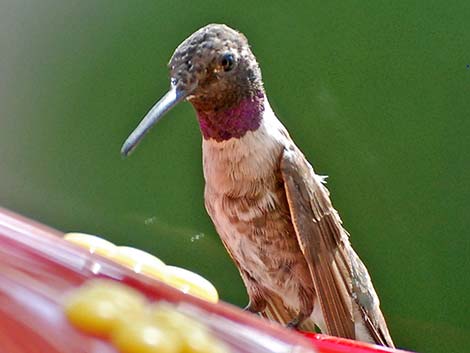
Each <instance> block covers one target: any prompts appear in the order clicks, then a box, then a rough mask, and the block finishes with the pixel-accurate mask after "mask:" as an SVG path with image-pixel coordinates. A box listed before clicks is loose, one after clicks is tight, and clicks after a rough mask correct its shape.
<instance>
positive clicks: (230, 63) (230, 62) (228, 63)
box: [220, 53, 235, 71]
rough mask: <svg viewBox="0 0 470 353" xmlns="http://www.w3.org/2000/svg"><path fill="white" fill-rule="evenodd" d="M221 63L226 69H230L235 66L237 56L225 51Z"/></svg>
mask: <svg viewBox="0 0 470 353" xmlns="http://www.w3.org/2000/svg"><path fill="white" fill-rule="evenodd" d="M220 65H221V66H222V68H223V69H224V71H230V70H232V69H233V67H234V66H235V58H234V57H233V55H232V54H230V53H225V54H224V55H222V58H221V60H220Z"/></svg>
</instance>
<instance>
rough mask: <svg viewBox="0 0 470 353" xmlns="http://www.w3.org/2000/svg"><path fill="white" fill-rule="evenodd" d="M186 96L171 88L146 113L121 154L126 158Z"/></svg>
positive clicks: (173, 87)
mask: <svg viewBox="0 0 470 353" xmlns="http://www.w3.org/2000/svg"><path fill="white" fill-rule="evenodd" d="M187 96H188V93H187V92H185V91H183V90H181V89H177V88H176V87H175V86H173V85H172V86H171V88H170V90H169V91H168V93H167V94H165V95H164V96H163V97H162V98H161V99H160V100H159V101H158V102H157V103H156V104H155V105H154V106H153V107H152V109H150V111H149V112H148V113H147V115H146V116H145V117H144V118H143V119H142V121H141V122H140V124H139V125H138V126H137V127H136V129H135V130H134V131H133V132H132V133H131V134H130V135H129V137H128V138H127V140H126V141H125V142H124V144H123V145H122V148H121V154H122V155H123V156H128V155H129V154H130V153H131V152H132V151H133V150H134V148H136V147H137V145H138V144H139V142H140V140H142V139H143V137H144V136H145V134H146V133H147V132H148V131H149V130H150V128H151V127H152V126H153V125H155V124H156V123H158V122H159V121H160V119H161V118H162V117H163V116H164V115H165V113H166V112H168V111H169V110H170V109H171V108H173V107H174V106H175V105H177V104H178V103H179V102H181V101H182V100H183V99H185V98H186V97H187Z"/></svg>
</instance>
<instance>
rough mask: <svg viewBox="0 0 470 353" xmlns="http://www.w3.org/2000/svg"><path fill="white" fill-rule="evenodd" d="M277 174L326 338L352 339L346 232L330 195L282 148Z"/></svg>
mask: <svg viewBox="0 0 470 353" xmlns="http://www.w3.org/2000/svg"><path fill="white" fill-rule="evenodd" d="M281 173H282V178H283V180H284V187H285V189H286V194H287V201H288V203H289V208H290V214H291V218H292V223H293V225H294V228H295V232H296V235H297V238H298V242H299V245H300V248H301V250H302V252H303V255H304V256H305V259H306V261H307V264H308V266H309V269H310V273H311V275H312V279H313V284H314V287H315V291H316V294H317V296H318V299H319V302H320V305H321V309H322V313H323V317H324V320H325V324H326V328H327V331H328V332H326V333H327V334H330V335H333V336H340V337H344V338H350V339H355V327H354V318H353V299H352V278H351V262H350V258H349V254H348V247H349V243H348V242H349V241H348V239H347V233H346V231H345V230H344V229H343V227H342V226H341V219H340V218H339V215H338V213H337V212H336V210H335V209H334V208H333V206H332V205H331V201H330V198H329V193H328V190H327V189H326V187H324V186H323V184H322V178H321V177H319V176H317V175H316V174H315V173H314V171H313V169H312V167H311V166H310V164H309V163H308V162H307V160H306V159H305V157H304V156H303V154H302V153H301V152H300V151H299V150H298V149H297V148H295V147H294V146H292V147H291V148H289V149H287V148H286V149H285V150H284V152H283V155H282V159H281Z"/></svg>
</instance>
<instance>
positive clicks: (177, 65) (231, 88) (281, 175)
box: [121, 24, 393, 347]
mask: <svg viewBox="0 0 470 353" xmlns="http://www.w3.org/2000/svg"><path fill="white" fill-rule="evenodd" d="M169 67H170V72H171V85H170V90H169V92H168V93H167V94H166V95H165V96H164V97H163V98H162V99H161V100H160V101H158V102H157V103H156V104H155V106H154V107H153V108H152V109H151V110H150V111H149V112H148V114H147V115H146V116H145V118H144V119H143V120H142V122H141V123H140V124H139V126H138V127H137V128H136V129H135V131H134V132H133V133H132V134H131V135H130V136H129V138H128V139H127V140H126V142H125V143H124V145H123V147H122V151H121V152H122V154H124V155H128V154H129V153H130V152H131V151H132V150H133V149H134V147H135V146H136V145H137V144H138V142H139V141H140V140H141V139H142V137H143V136H144V135H145V133H146V132H147V131H148V130H149V129H150V128H151V127H152V125H154V124H155V123H156V122H157V121H158V120H160V118H161V117H162V116H163V115H164V114H165V113H166V112H168V111H169V110H170V109H171V108H172V107H174V106H175V105H176V104H177V103H179V102H180V101H183V100H186V101H189V102H190V103H191V104H192V105H193V107H194V109H195V111H196V115H197V119H198V121H199V126H200V130H201V132H202V137H203V140H202V151H203V167H204V178H205V181H206V185H205V192H204V197H205V206H206V209H207V212H208V213H209V216H210V217H211V219H212V221H213V223H214V225H215V227H216V229H217V232H218V234H219V235H220V238H221V240H222V242H223V244H224V246H225V248H226V249H227V251H228V253H229V255H230V256H231V258H232V260H233V261H234V263H235V265H236V266H237V268H238V270H239V271H240V275H241V277H242V279H243V282H244V284H245V286H246V288H247V292H248V296H249V304H248V306H247V309H248V310H250V311H252V312H256V313H261V314H262V315H264V316H266V317H269V318H272V319H274V320H277V321H279V322H281V323H284V324H287V325H289V326H298V327H300V328H303V329H307V330H313V329H314V326H315V325H316V326H318V327H319V328H320V329H321V331H322V332H323V333H326V334H330V335H334V336H340V337H345V338H350V339H358V340H361V341H366V342H372V343H377V344H381V345H385V346H389V347H393V342H392V339H391V337H390V334H389V331H388V328H387V325H386V322H385V319H384V317H383V315H382V312H381V310H380V307H379V299H378V296H377V294H376V292H375V290H374V287H373V285H372V282H371V279H370V276H369V274H368V272H367V269H366V267H365V266H364V264H363V263H362V261H361V260H360V259H359V257H358V256H357V254H356V252H355V251H354V250H353V248H352V247H351V244H350V242H349V239H348V237H349V235H348V233H347V232H346V230H345V229H344V228H343V226H342V222H341V219H340V217H339V215H338V213H337V211H336V210H335V209H334V208H333V206H332V204H331V201H330V197H329V192H328V190H327V189H326V187H325V185H324V178H323V177H321V176H319V175H317V174H315V172H314V170H313V168H312V166H311V165H310V164H309V162H308V161H307V160H306V158H305V156H304V155H303V154H302V152H301V151H300V150H299V148H298V147H297V146H296V145H295V143H294V142H293V140H292V139H291V138H290V136H289V134H288V132H287V130H286V129H285V127H284V126H283V125H282V124H281V122H280V121H279V120H278V118H277V117H276V115H275V114H274V112H273V111H272V109H271V107H270V105H269V102H268V99H267V97H266V93H265V90H264V88H263V82H262V79H261V71H260V68H259V65H258V62H257V61H256V59H255V57H254V55H253V53H252V51H251V50H250V47H249V44H248V41H247V39H246V38H245V36H244V35H243V34H241V33H239V32H237V31H235V30H233V29H231V28H229V27H227V26H225V25H219V24H210V25H208V26H205V27H203V28H201V29H199V30H198V31H196V32H195V33H193V34H192V35H191V36H190V37H189V38H187V39H186V40H185V41H183V43H181V44H180V45H179V46H178V48H177V49H176V51H175V53H174V54H173V56H172V58H171V60H170V63H169Z"/></svg>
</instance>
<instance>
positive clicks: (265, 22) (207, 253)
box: [0, 0, 470, 353]
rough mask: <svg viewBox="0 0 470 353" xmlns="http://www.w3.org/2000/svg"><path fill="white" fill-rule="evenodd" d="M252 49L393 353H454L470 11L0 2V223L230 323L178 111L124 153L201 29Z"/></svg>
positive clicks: (463, 296)
mask: <svg viewBox="0 0 470 353" xmlns="http://www.w3.org/2000/svg"><path fill="white" fill-rule="evenodd" d="M211 22H219V23H227V24H229V25H231V26H233V27H235V28H237V29H239V30H241V31H242V32H244V33H245V34H246V35H247V37H248V38H249V39H250V43H251V45H252V47H253V50H254V52H255V55H257V57H258V60H259V61H260V63H261V67H262V69H263V75H264V81H265V85H266V89H267V92H268V94H269V96H270V100H271V103H272V105H273V107H274V109H275V111H276V112H277V113H278V116H279V117H280V118H281V119H282V121H283V122H284V124H285V125H286V126H287V127H288V129H289V130H290V132H291V135H292V136H293V138H294V139H295V140H296V142H297V144H298V145H299V146H300V147H301V148H302V150H303V151H304V152H305V154H306V155H307V157H308V158H309V159H310V161H311V162H312V163H313V165H314V167H315V169H316V171H317V172H318V173H320V174H328V175H329V176H330V178H329V179H328V186H329V188H330V190H331V192H332V197H333V201H334V204H335V206H336V208H337V209H338V210H339V212H340V214H341V215H342V218H343V221H344V223H345V225H346V227H347V229H348V230H349V231H350V233H351V236H352V238H351V240H352V243H353V245H354V246H355V248H356V250H357V251H358V253H359V254H360V255H361V257H362V258H363V260H364V262H365V263H366V264H367V265H368V267H369V271H370V272H371V275H372V277H373V279H374V282H375V286H376V288H377V290H378V292H379V294H380V297H381V300H382V308H383V311H384V312H385V315H386V317H387V318H388V323H389V327H390V330H391V332H392V336H393V337H394V339H395V341H396V343H397V345H398V346H400V347H403V348H408V349H412V350H417V351H421V352H436V353H437V352H469V351H470V348H468V344H469V343H470V342H469V336H470V323H469V313H470V305H469V301H470V300H469V299H470V298H469V293H470V280H469V279H470V275H469V272H470V264H469V257H470V242H469V229H470V216H469V212H470V204H469V201H468V200H469V198H470V186H469V185H470V180H469V176H470V173H469V162H470V153H469V150H470V138H469V134H470V2H469V1H468V0H459V1H453V2H445V1H440V2H439V1H425V0H422V1H395V2H389V1H363V2H352V1H340V0H337V1H329V2H324V1H310V2H290V3H288V2H271V1H270V2H256V3H255V2H253V1H231V2H225V1H192V2H185V1H135V2H131V1H111V0H109V1H97V2H94V1H72V0H69V1H50V0H48V1H46V0H42V1H4V0H2V1H0V119H1V120H0V204H1V205H2V206H4V207H7V208H10V209H12V210H15V211H17V212H20V213H22V214H24V215H27V216H29V217H31V218H34V219H37V220H39V221H41V222H44V223H46V224H49V225H51V226H53V227H56V228H58V229H61V230H64V231H83V232H89V233H93V234H99V235H101V236H103V237H105V238H107V239H110V240H112V241H114V242H116V243H119V244H127V245H133V246H136V247H139V248H142V249H145V250H147V251H149V252H151V253H153V254H156V255H157V256H159V257H160V258H162V259H163V260H164V261H165V262H167V263H170V264H175V265H178V266H182V267H186V268H189V269H192V270H194V271H196V272H198V273H200V274H202V275H203V276H205V277H206V278H208V279H210V280H211V281H212V282H213V283H214V284H215V285H216V287H217V288H218V289H219V291H220V295H221V297H222V298H223V299H224V300H226V301H228V302H231V303H234V304H236V305H244V304H245V303H246V295H245V290H244V288H243V285H242V283H241V281H240V279H239V276H238V272H237V271H236V269H235V268H234V266H233V265H232V263H231V261H230V259H229V257H228V255H227V254H226V253H225V251H224V249H223V247H222V246H221V243H220V241H219V239H218V236H217V234H216V233H215V230H214V228H213V226H212V224H211V222H210V220H209V218H208V216H207V215H206V212H205V210H204V206H203V185H204V182H203V176H202V168H201V147H200V145H201V137H200V134H199V131H198V126H197V122H196V119H195V117H194V113H193V111H192V108H191V107H190V105H189V104H187V103H185V104H181V105H180V106H179V107H177V108H176V109H175V110H174V111H172V112H171V113H170V114H169V116H168V117H167V118H166V119H164V121H162V122H161V123H160V124H159V125H158V127H156V128H155V129H154V130H153V131H152V132H151V134H150V135H149V136H148V137H147V138H146V139H145V141H144V142H143V143H142V144H141V146H140V148H139V149H138V150H137V151H136V153H134V154H133V155H132V157H131V158H129V159H126V160H123V159H122V158H121V157H120V155H119V150H120V147H121V144H122V142H123V140H124V139H125V138H126V137H127V135H128V134H129V133H130V132H131V130H132V129H133V128H134V127H135V126H136V124H137V123H138V121H139V120H140V118H141V117H142V116H143V115H144V114H145V113H146V111H147V110H148V109H149V108H150V106H151V105H152V104H153V103H154V102H155V101H156V99H157V98H159V97H160V96H161V95H162V94H163V93H164V92H165V90H166V89H167V87H168V86H169V82H168V72H167V68H166V63H167V62H168V59H169V58H170V56H171V54H172V52H173V50H174V48H175V47H176V46H177V45H178V44H179V43H180V42H181V41H182V40H183V39H185V38H186V37H187V36H188V35H189V34H191V33H192V32H193V31H195V30H196V29H198V28H199V27H201V26H203V25H205V24H207V23H211Z"/></svg>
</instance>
